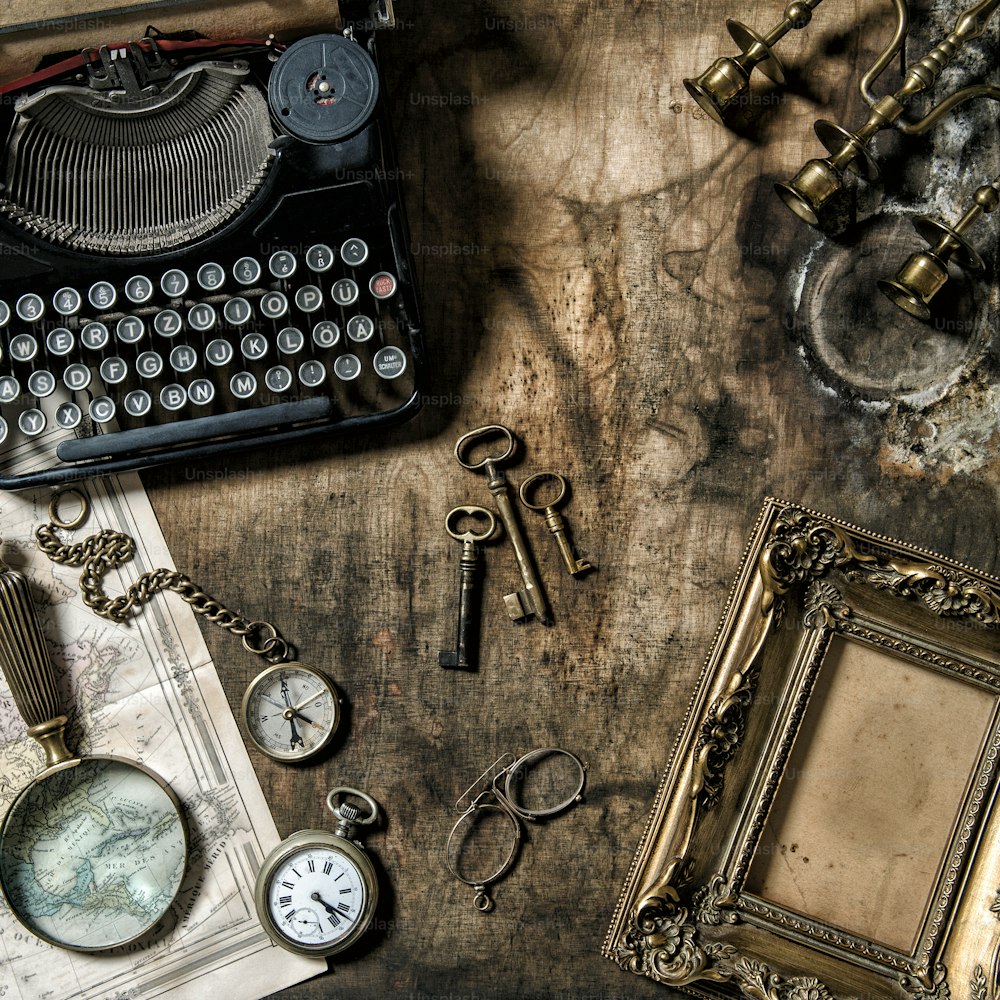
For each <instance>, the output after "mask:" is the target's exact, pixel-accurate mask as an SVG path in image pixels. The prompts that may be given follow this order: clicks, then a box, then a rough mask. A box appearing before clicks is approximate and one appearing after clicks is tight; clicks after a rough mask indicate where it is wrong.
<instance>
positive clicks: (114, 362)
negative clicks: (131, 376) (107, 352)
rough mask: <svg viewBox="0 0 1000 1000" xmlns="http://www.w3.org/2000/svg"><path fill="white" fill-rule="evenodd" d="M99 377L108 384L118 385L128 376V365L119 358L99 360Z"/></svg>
mask: <svg viewBox="0 0 1000 1000" xmlns="http://www.w3.org/2000/svg"><path fill="white" fill-rule="evenodd" d="M100 372H101V378H102V379H104V381H105V382H107V384H108V385H120V384H121V383H122V382H124V381H125V379H126V378H127V377H128V365H127V364H125V362H124V361H122V359H121V358H105V359H104V360H103V361H102V362H101V368H100Z"/></svg>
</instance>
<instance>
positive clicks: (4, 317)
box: [0, 299, 10, 327]
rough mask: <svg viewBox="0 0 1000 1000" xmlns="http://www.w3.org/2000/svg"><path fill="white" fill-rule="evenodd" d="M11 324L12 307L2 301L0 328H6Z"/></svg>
mask: <svg viewBox="0 0 1000 1000" xmlns="http://www.w3.org/2000/svg"><path fill="white" fill-rule="evenodd" d="M9 322H10V306H9V305H7V303H6V302H4V300H3V299H0V327H4V326H6V325H7V324H8V323H9Z"/></svg>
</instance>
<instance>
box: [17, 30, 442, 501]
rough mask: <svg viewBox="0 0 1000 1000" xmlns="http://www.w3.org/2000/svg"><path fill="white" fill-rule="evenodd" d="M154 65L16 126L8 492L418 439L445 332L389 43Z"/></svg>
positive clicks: (87, 88)
mask: <svg viewBox="0 0 1000 1000" xmlns="http://www.w3.org/2000/svg"><path fill="white" fill-rule="evenodd" d="M132 49H133V50H132V51H130V50H128V49H126V48H124V47H123V48H122V49H121V50H120V51H119V52H118V53H117V54H116V53H115V52H111V53H109V50H108V49H107V48H105V49H102V50H100V54H99V55H95V56H93V57H92V61H91V63H90V64H88V65H87V66H86V67H85V68H84V70H83V71H81V72H77V73H76V74H74V76H73V78H72V79H71V80H69V81H68V82H66V81H59V82H57V83H52V82H50V81H46V82H45V83H44V84H42V85H41V86H39V87H37V88H34V89H29V90H27V91H25V92H22V93H18V94H16V95H15V96H16V98H17V99H16V100H15V101H12V100H10V99H8V100H7V102H6V104H5V105H4V107H3V109H2V112H3V117H2V119H0V133H2V134H4V135H6V136H7V137H8V138H7V142H6V147H5V150H4V156H3V164H2V173H0V178H2V180H3V188H2V190H0V352H2V354H0V419H2V424H0V437H2V441H0V455H2V456H3V458H2V460H0V488H2V489H19V488H23V487H28V486H36V485H41V484H46V483H49V484H55V483H61V482H66V481H70V480H74V479H80V478H85V477H88V476H94V475H103V474H110V473H117V472H122V471H126V470H131V469H137V468H143V467H148V466H151V465H156V464H161V463H165V462H176V461H193V460H196V459H199V458H203V457H206V456H209V455H213V454H218V453H222V452H227V451H231V450H234V449H242V448H249V447H260V446H266V447H268V448H269V449H270V448H275V447H279V446H280V445H282V444H284V443H287V442H290V441H294V440H298V439H302V438H306V437H311V436H312V437H319V436H324V435H330V434H333V433H340V432H345V431H351V430H357V429H366V428H372V427H379V426H385V425H390V424H393V423H397V422H400V421H402V420H405V419H407V418H408V417H410V416H412V415H413V414H414V413H415V412H416V411H417V409H418V408H419V405H420V392H421V382H422V376H423V346H422V330H421V323H420V317H419V306H418V300H417V293H416V289H415V286H414V281H413V271H412V260H411V257H410V251H409V244H408V233H407V225H406V220H405V213H404V209H403V205H402V201H401V197H400V191H399V184H398V177H399V169H398V167H397V165H396V159H395V154H394V147H393V142H392V135H391V131H390V127H389V124H388V121H387V117H386V113H385V109H384V101H383V99H382V96H381V94H380V92H379V91H380V88H379V82H378V76H377V69H376V64H375V61H374V58H373V55H374V52H373V42H371V41H369V42H368V43H367V44H366V43H365V42H363V41H362V40H355V39H354V37H353V36H351V35H350V33H348V35H347V36H346V37H345V36H344V35H334V34H330V35H316V36H310V37H308V38H305V39H301V40H299V41H298V42H296V43H293V44H292V45H291V46H289V47H288V48H287V49H285V50H283V51H282V52H281V53H280V54H276V53H274V52H273V51H270V50H268V49H267V48H266V47H263V48H261V49H260V50H252V51H246V52H244V51H240V52H238V53H237V54H235V55H233V54H225V51H224V50H223V51H222V52H213V53H211V54H209V55H206V56H204V57H200V58H196V59H188V60H185V61H184V62H183V63H180V62H179V61H176V60H169V59H167V58H166V57H165V56H164V55H163V53H162V52H161V51H160V47H158V46H157V45H156V43H155V42H154V43H153V44H152V46H147V48H146V49H145V50H143V49H139V47H137V46H133V47H132ZM116 63H117V64H118V65H117V66H116V65H115V64H116ZM151 76H152V77H154V78H155V79H154V80H153V81H152V82H151V79H150V77H151ZM95 79H96V81H97V82H96V85H95Z"/></svg>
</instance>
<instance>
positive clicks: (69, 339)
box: [45, 326, 76, 358]
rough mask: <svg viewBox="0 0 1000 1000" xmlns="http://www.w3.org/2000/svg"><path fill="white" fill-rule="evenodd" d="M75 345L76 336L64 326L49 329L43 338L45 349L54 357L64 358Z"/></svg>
mask: <svg viewBox="0 0 1000 1000" xmlns="http://www.w3.org/2000/svg"><path fill="white" fill-rule="evenodd" d="M75 346H76V338H75V337H74V336H73V334H72V333H70V332H69V330H67V329H66V327H64V326H57V327H55V328H54V329H52V330H49V333H48V336H47V337H46V338H45V349H46V350H47V351H48V352H49V354H51V355H52V356H53V357H54V358H64V357H66V355H67V354H69V353H70V352H71V351H72V350H73V348H74V347H75Z"/></svg>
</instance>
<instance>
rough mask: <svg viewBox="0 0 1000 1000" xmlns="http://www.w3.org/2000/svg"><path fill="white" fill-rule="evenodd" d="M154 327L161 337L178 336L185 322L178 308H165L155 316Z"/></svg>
mask: <svg viewBox="0 0 1000 1000" xmlns="http://www.w3.org/2000/svg"><path fill="white" fill-rule="evenodd" d="M153 329H154V330H155V331H156V332H157V333H158V334H159V335H160V336H161V337H176V336H177V334H179V333H180V332H181V330H182V329H184V322H183V320H181V314H180V313H179V312H177V310H176V309H164V310H163V311H162V312H158V313H157V314H156V315H155V316H154V317H153Z"/></svg>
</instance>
